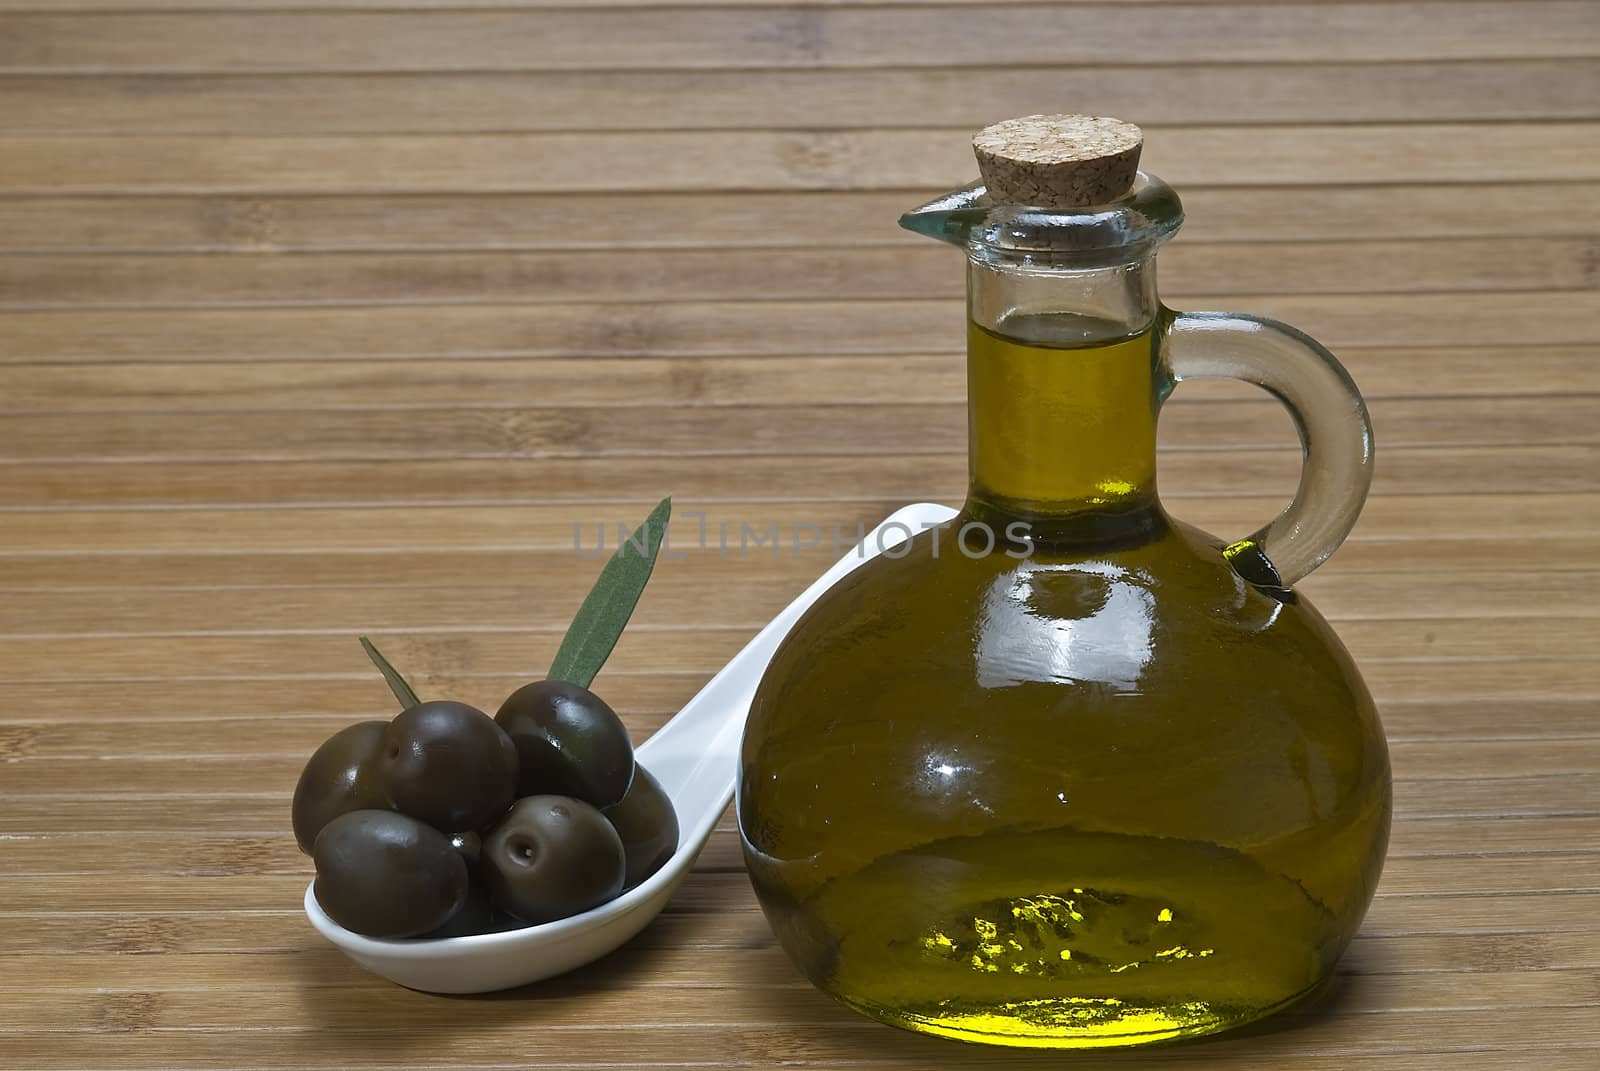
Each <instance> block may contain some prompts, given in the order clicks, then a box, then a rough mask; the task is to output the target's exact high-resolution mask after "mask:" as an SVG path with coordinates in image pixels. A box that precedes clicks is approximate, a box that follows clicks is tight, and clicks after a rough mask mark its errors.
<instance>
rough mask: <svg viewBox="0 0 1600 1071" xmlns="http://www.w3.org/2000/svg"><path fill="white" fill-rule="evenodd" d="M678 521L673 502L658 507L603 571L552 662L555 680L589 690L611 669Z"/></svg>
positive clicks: (668, 499)
mask: <svg viewBox="0 0 1600 1071" xmlns="http://www.w3.org/2000/svg"><path fill="white" fill-rule="evenodd" d="M671 516H672V498H671V497H670V496H669V497H667V498H663V499H662V500H661V501H660V502H658V503H656V508H655V509H653V510H651V511H650V516H648V517H646V518H645V521H644V523H643V524H641V525H640V526H639V527H638V528H635V529H634V530H633V535H631V536H629V537H628V540H627V542H625V543H623V544H622V546H620V547H618V548H617V552H616V553H615V554H613V555H612V556H611V559H610V560H609V561H607V562H606V564H605V568H603V569H601V570H600V576H599V577H598V578H597V579H596V580H595V582H594V587H593V588H592V589H590V591H589V597H588V598H586V599H584V600H583V605H582V606H580V607H578V612H577V614H576V615H575V616H574V617H573V619H572V624H570V625H568V626H567V634H566V636H565V637H563V638H562V640H561V648H560V650H558V651H556V657H555V661H553V662H551V663H550V679H551V680H558V681H567V682H568V683H570V684H576V685H579V686H580V687H584V688H587V687H589V684H590V682H591V681H593V680H594V678H595V674H597V673H599V672H600V667H601V666H603V665H605V664H606V659H607V658H608V657H609V656H610V654H611V649H612V648H613V647H615V646H616V645H617V638H618V637H619V636H621V635H622V629H623V627H624V626H625V625H627V623H628V618H629V617H631V616H633V608H634V606H635V605H637V603H638V602H639V596H640V595H641V594H643V592H644V586H645V584H646V583H648V582H649V580H650V572H651V570H653V569H654V568H655V566H656V554H657V553H659V552H660V550H661V540H662V537H663V536H665V535H666V534H667V521H668V519H670V518H671Z"/></svg>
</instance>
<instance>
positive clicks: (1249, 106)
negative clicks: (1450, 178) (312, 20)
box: [0, 5, 1600, 134]
mask: <svg viewBox="0 0 1600 1071" xmlns="http://www.w3.org/2000/svg"><path fill="white" fill-rule="evenodd" d="M0 7H3V5H0ZM1044 81H1048V83H1049V84H1050V86H1051V92H1052V93H1054V94H1055V95H1056V96H1057V97H1058V98H1059V99H1062V100H1073V99H1088V98H1092V99H1094V100H1095V101H1097V102H1098V107H1099V108H1100V109H1101V110H1103V111H1105V112H1106V113H1108V114H1114V115H1136V116H1138V117H1139V120H1140V122H1141V123H1147V124H1152V125H1166V124H1178V123H1202V124H1220V123H1263V122H1266V123H1271V122H1324V123H1325V122H1335V121H1337V122H1373V121H1378V122H1394V121H1399V120H1411V121H1437V120H1460V121H1475V122H1481V121H1483V120H1488V119H1552V118H1564V119H1593V118H1596V117H1597V116H1600V103H1597V101H1600V63H1597V62H1596V61H1595V60H1593V59H1587V58H1584V59H1550V60H1528V61H1516V60H1512V61H1506V62H1496V63H1483V62H1481V61H1475V60H1469V61H1458V62H1446V63H1423V64H1394V63H1385V64H1323V63H1307V64H1301V65H1296V66H1293V67H1287V68H1285V67H1283V66H1281V65H1277V64H1273V65H1268V66H1252V65H1246V64H1238V63H1233V64H1226V65H1223V64H1215V65H1209V64H1185V65H1183V66H1181V67H1140V66H1129V67H1115V66H1106V65H1103V64H1096V65H1094V66H1092V67H1078V68H1074V67H1027V66H1021V65H1018V66H1010V65H1008V66H1006V67H1004V68H1000V69H992V70H983V69H974V70H967V71H963V72H962V73H961V75H960V77H952V76H951V75H950V74H949V73H948V72H946V71H929V70H919V69H912V68H900V69H890V70H870V69H868V70H827V71H785V70H772V69H768V70H757V71H695V72H692V73H683V72H670V71H615V70H611V71H604V72H554V71H540V72H529V73H520V74H506V73H483V72H479V73H454V74H413V75H391V74H384V75H334V76H330V75H274V76H254V77H253V76H239V75H230V76H225V77H217V76H203V75H182V76H166V75H142V76H110V77H108V76H100V77H77V76H54V77H50V78H39V77H10V78H7V77H4V76H0V98H3V99H5V100H6V101H7V105H8V106H7V109H6V111H5V113H4V114H3V115H0V133H5V134H16V133H52V134H57V133H77V134H94V133H115V134H130V133H149V134H231V133H234V132H236V131H238V130H251V131H254V132H255V133H257V134H324V133H341V132H353V133H361V134H373V133H412V134H415V133H424V132H427V131H439V132H441V133H458V134H459V133H468V132H473V131H514V130H515V131H527V130H570V129H574V128H575V125H576V124H578V123H579V122H580V121H581V126H582V128H583V129H590V130H597V129H620V130H636V129H671V128H674V127H682V126H684V125H686V124H687V125H693V126H694V127H697V128H716V127H733V128H738V127H751V126H767V127H794V128H812V127H815V126H816V125H817V116H818V115H819V114H821V115H826V116H827V117H828V125H829V126H833V127H850V126H866V127H883V126H922V125H926V123H927V121H928V116H930V115H937V116H938V117H939V120H940V122H941V123H942V124H945V125H969V126H971V127H973V128H977V127H981V126H983V125H984V124H985V123H988V122H991V121H992V120H993V118H994V116H996V115H1012V114H1025V113H1026V112H1027V111H1028V109H1029V108H1031V107H1033V106H1034V102H1035V101H1036V100H1037V97H1038V92H1039V85H1040V83H1041V82H1044ZM675 100H679V101H684V100H692V101H693V102H694V107H693V112H692V114H691V113H687V112H686V111H685V110H683V109H675V108H672V107H662V106H661V104H662V102H664V101H675Z"/></svg>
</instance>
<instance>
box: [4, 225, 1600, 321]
mask: <svg viewBox="0 0 1600 1071" xmlns="http://www.w3.org/2000/svg"><path fill="white" fill-rule="evenodd" d="M949 252H950V251H949V250H948V249H944V248H940V247H937V246H935V245H933V243H924V244H922V245H920V246H918V247H915V248H911V249H900V248H898V247H890V248H884V249H865V250H863V249H850V248H840V249H830V250H819V251H815V252H813V251H809V250H804V251H785V252H783V253H781V254H779V253H774V252H773V251H772V250H752V251H739V250H714V251H704V252H701V251H688V250H674V251H670V252H665V251H663V252H640V253H636V254H634V255H632V256H629V257H625V258H619V257H617V256H616V255H615V254H614V253H611V252H575V251H566V252H560V253H542V254H541V253H473V254H468V253H437V254H427V255H422V254H409V255H407V254H396V253H366V254H352V253H322V254H315V255H304V254H301V255H293V254H283V253H275V254H265V255H260V254H257V255H252V254H235V255H229V256H216V255H193V254H189V255H183V254H173V255H168V256H149V255H145V256H129V257H113V256H96V257H92V258H90V257H83V256H63V257H52V256H44V255H30V256H17V257H0V308H51V307H57V306H72V307H82V306H91V307H93V306H112V307H123V306H132V307H138V306H143V305H160V306H179V307H188V306H200V307H205V306H213V305H228V306H257V305H267V306H272V305H362V304H386V303H401V304H408V303H414V302H428V303H432V302H441V303H442V302H474V303H488V304H502V303H505V302H511V301H530V302H566V301H573V300H582V299H584V298H586V297H588V296H590V295H602V296H604V297H610V298H612V299H613V300H616V301H618V302H627V303H630V304H632V303H638V302H646V301H648V302H657V301H707V300H716V299H723V300H729V301H751V300H771V299H812V300H825V299H827V298H829V297H832V296H833V295H836V294H840V293H847V294H850V295H852V296H853V297H854V298H856V299H857V300H864V299H872V298H891V299H902V300H904V299H915V298H924V297H936V296H939V297H950V298H954V297H960V296H961V294H962V292H963V284H964V280H963V278H962V273H961V272H960V271H958V270H953V269H954V268H955V267H956V265H955V264H953V262H952V261H953V258H952V257H951V256H949V255H948V254H949ZM1596 264H1600V238H1591V237H1575V238H1551V239H1547V240H1545V241H1541V242H1522V243H1507V242H1505V241H1503V240H1500V239H1456V240H1448V241H1409V242H1388V241H1381V242H1360V241H1345V242H1302V243H1292V244H1290V243H1270V244H1264V245H1257V244H1250V243H1230V244H1202V243H1194V242H1185V241H1179V242H1177V243H1176V244H1174V245H1173V246H1171V247H1170V248H1168V249H1167V250H1166V251H1164V252H1163V254H1162V257H1161V273H1162V286H1163V289H1164V291H1165V292H1166V293H1167V294H1170V295H1172V296H1173V297H1175V298H1178V299H1185V298H1188V297H1190V296H1191V295H1211V294H1217V293H1219V292H1244V293H1258V294H1274V293H1307V294H1338V293H1367V292H1369V291H1372V290H1378V291H1383V292H1386V293H1393V294H1403V293H1408V292H1428V291H1447V292H1448V291H1466V290H1494V291H1506V290H1575V289H1585V288H1589V287H1592V286H1593V285H1594V284H1595V283H1596V282H1597V281H1600V271H1597V269H1596Z"/></svg>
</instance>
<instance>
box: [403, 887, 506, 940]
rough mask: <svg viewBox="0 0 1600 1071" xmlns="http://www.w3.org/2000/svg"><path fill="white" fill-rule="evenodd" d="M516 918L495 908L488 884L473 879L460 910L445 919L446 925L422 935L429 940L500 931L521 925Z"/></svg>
mask: <svg viewBox="0 0 1600 1071" xmlns="http://www.w3.org/2000/svg"><path fill="white" fill-rule="evenodd" d="M520 925H521V923H519V922H518V921H517V920H516V919H513V918H512V917H511V916H509V915H507V914H504V913H503V912H501V911H498V910H496V909H495V906H494V901H493V900H492V899H490V897H489V889H488V886H486V885H484V884H483V882H482V881H480V880H477V879H473V880H472V882H471V883H470V884H469V885H468V887H467V898H466V900H464V901H463V902H462V904H461V907H460V909H459V910H457V911H456V913H455V914H454V915H451V916H450V917H449V918H448V919H446V920H445V922H444V925H442V926H439V927H437V928H436V929H432V930H429V931H428V932H427V933H425V934H423V935H422V936H423V937H424V938H425V939H428V940H436V939H438V938H441V937H470V936H472V935H473V934H478V933H499V932H500V931H501V930H509V929H515V928H516V927H517V926H520Z"/></svg>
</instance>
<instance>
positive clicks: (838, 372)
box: [0, 346, 1595, 523]
mask: <svg viewBox="0 0 1600 1071" xmlns="http://www.w3.org/2000/svg"><path fill="white" fill-rule="evenodd" d="M1512 352H1514V354H1515V359H1508V351H1507V349H1506V348H1502V347H1464V348H1463V347H1448V348H1440V349H1345V350H1343V352H1341V353H1340V354H1339V357H1340V361H1341V363H1343V364H1344V366H1345V367H1346V368H1347V369H1349V370H1350V374H1351V375H1352V376H1353V377H1354V378H1355V380H1356V383H1357V385H1358V386H1359V387H1360V388H1361V393H1362V395H1363V396H1364V397H1365V398H1367V400H1368V401H1369V402H1372V403H1376V402H1378V401H1379V400H1382V399H1386V398H1392V397H1395V398H1403V397H1423V398H1439V397H1504V398H1517V397H1548V396H1550V395H1552V394H1565V393H1568V392H1569V390H1570V387H1571V386H1574V385H1582V384H1583V383H1585V382H1586V379H1585V377H1586V376H1588V375H1589V374H1590V373H1591V371H1592V370H1593V368H1594V361H1595V355H1594V348H1593V347H1586V346H1524V347H1517V348H1516V349H1515V350H1514V351H1512ZM600 371H601V370H600V369H597V368H596V367H595V366H594V363H593V362H592V361H590V360H588V359H586V358H546V359H543V360H539V361H507V360H472V359H470V358H460V359H457V360H453V361H451V362H449V363H448V364H434V363H432V362H425V361H393V362H390V363H389V364H387V365H385V366H384V368H383V370H382V373H381V374H375V373H374V370H373V369H372V368H370V367H366V366H364V365H363V364H362V363H360V362H341V361H267V360H259V361H252V362H250V363H247V364H246V363H217V364H201V363H197V362H190V363H170V364H161V363H143V362H141V363H116V364H91V363H87V362H80V363H70V364H23V363H20V362H18V363H11V364H0V406H3V407H4V408H3V409H0V414H3V413H17V414H23V413H29V412H38V411H48V412H52V413H58V414H65V413H84V412H93V413H110V412H165V413H173V412H180V411H196V412H222V411H236V410H254V411H265V410H283V409H287V410H293V411H295V412H300V413H308V412H312V411H322V412H338V413H344V412H349V411H351V410H357V409H360V410H381V409H415V408H431V407H438V406H451V407H461V408H490V409H514V408H517V407H519V406H524V405H529V404H536V403H538V402H539V401H540V400H543V399H550V398H561V399H563V400H564V401H565V404H566V406H568V407H571V408H583V407H587V406H598V405H605V406H627V407H633V406H653V405H662V404H671V405H674V406H679V407H684V406H700V407H705V406H724V405H735V404H746V405H765V404H773V403H785V404H798V405H808V404H819V403H830V402H832V403H838V402H846V401H847V402H853V403H873V402H896V403H901V404H911V403H921V402H946V403H949V402H957V403H959V402H964V401H965V398H966V389H967V380H966V369H965V359H964V358H963V357H962V355H960V354H955V353H947V354H939V355H916V354H905V355H898V354H897V355H892V356H883V357H874V356H855V357H795V358H793V359H791V360H787V361H769V360H763V359H761V358H747V357H667V358H659V359H650V358H641V359H635V360H631V361H629V362H628V368H627V375H626V376H609V375H603V374H599V372H600ZM1564 385H1567V386H1565V387H1564ZM1239 393H1240V392H1232V393H1225V392H1224V391H1223V390H1222V389H1221V386H1220V385H1218V384H1216V383H1214V382H1210V381H1206V380H1195V381H1193V382H1191V383H1188V384H1186V385H1185V386H1184V389H1183V391H1182V392H1181V393H1180V394H1179V395H1178V396H1177V399H1176V401H1177V402H1187V401H1189V400H1190V399H1192V398H1220V397H1236V396H1239ZM0 523H3V521H0Z"/></svg>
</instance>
